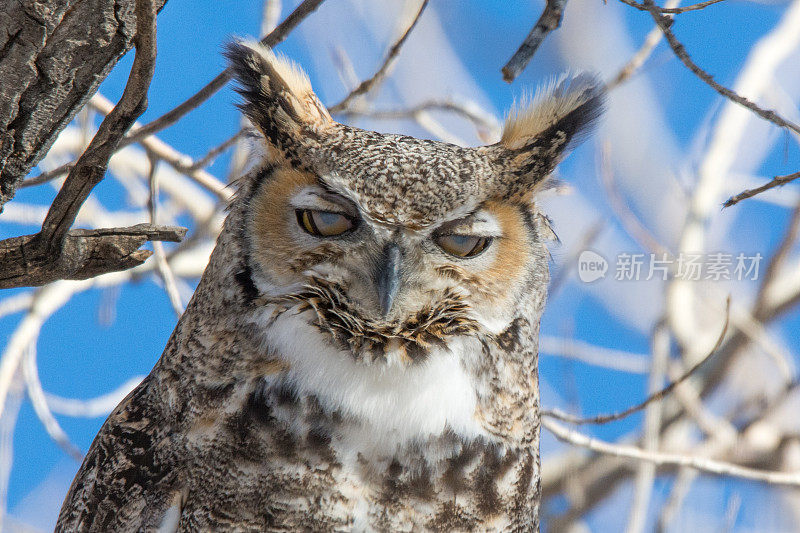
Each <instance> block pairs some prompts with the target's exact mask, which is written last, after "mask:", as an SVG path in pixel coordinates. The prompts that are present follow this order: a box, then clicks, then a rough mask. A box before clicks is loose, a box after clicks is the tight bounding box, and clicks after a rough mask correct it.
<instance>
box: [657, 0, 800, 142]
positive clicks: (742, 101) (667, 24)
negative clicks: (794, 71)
mask: <svg viewBox="0 0 800 533" xmlns="http://www.w3.org/2000/svg"><path fill="white" fill-rule="evenodd" d="M642 4H643V7H645V8H647V10H648V11H649V12H650V16H652V17H653V20H654V21H655V22H656V24H658V27H659V28H661V31H663V32H664V36H665V37H666V38H667V42H668V43H669V46H670V48H672V51H673V53H674V54H675V56H676V57H677V58H678V59H679V60H680V61H681V63H683V64H684V65H685V66H686V68H688V69H689V70H691V71H692V72H693V73H694V74H695V76H697V77H698V78H700V79H701V80H702V81H703V82H705V83H706V84H707V85H708V86H709V87H711V88H712V89H714V90H715V91H717V92H718V93H719V94H721V95H722V96H724V97H725V98H727V99H729V100H731V101H732V102H736V103H737V104H739V105H741V106H744V107H746V108H747V109H749V110H750V111H752V112H753V113H755V114H756V115H758V116H759V117H761V118H763V119H764V120H768V121H769V122H772V123H773V124H775V125H776V126H780V127H781V128H786V129H789V130H791V131H793V132H794V133H796V134H800V126H798V125H797V124H795V123H793V122H790V121H788V120H786V119H784V118H783V117H781V116H780V115H779V114H777V113H776V112H775V111H772V110H768V109H764V108H762V107H760V106H758V105H757V104H756V103H754V102H751V101H750V100H748V99H747V98H745V97H743V96H740V95H738V94H736V93H735V92H734V91H732V90H730V89H728V88H727V87H725V86H724V85H721V84H719V83H717V82H716V81H715V80H714V77H713V76H711V74H709V73H708V72H706V71H705V70H703V69H702V68H700V67H699V66H697V64H696V63H695V62H694V61H692V58H691V57H690V56H689V53H688V52H687V51H686V48H685V47H684V46H683V44H682V43H681V42H680V41H679V40H678V38H677V37H675V34H674V33H672V30H671V29H670V28H671V26H672V23H673V22H674V21H673V19H672V18H670V17H668V16H665V15H662V13H661V10H660V8H659V7H658V6H657V5H655V4H654V3H653V0H642Z"/></svg>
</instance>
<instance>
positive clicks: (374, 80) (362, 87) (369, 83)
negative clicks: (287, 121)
mask: <svg viewBox="0 0 800 533" xmlns="http://www.w3.org/2000/svg"><path fill="white" fill-rule="evenodd" d="M427 6H428V0H423V2H422V4H421V5H420V6H419V11H417V15H416V16H415V17H414V20H412V21H411V24H409V26H408V28H406V31H404V32H403V34H402V35H401V36H400V38H399V39H398V40H397V41H396V42H395V43H394V44H393V45H392V47H391V48H389V53H388V54H386V59H384V60H383V63H382V64H381V66H380V67H379V68H378V70H377V71H376V72H375V74H373V75H372V76H371V77H370V78H368V79H366V80H364V81H362V82H361V83H360V84H359V85H358V87H356V88H355V89H353V90H352V91H350V94H348V95H347V96H345V97H344V99H343V100H342V101H341V102H339V103H338V104H335V105H333V106H331V107H329V108H328V110H329V111H330V112H331V113H341V112H343V111H345V110H347V108H348V107H349V106H350V104H351V103H352V102H353V100H355V99H356V98H358V97H359V96H361V95H363V94H366V93H368V92H369V91H371V90H372V88H373V87H375V86H376V85H377V84H379V83H380V82H381V81H383V79H384V78H385V77H386V74H387V73H388V72H389V68H390V67H391V66H392V65H393V64H394V62H395V61H396V60H397V55H398V54H399V53H400V49H401V48H402V47H403V44H404V43H405V42H406V39H407V38H408V36H409V35H410V34H411V31H412V30H413V29H414V26H416V25H417V22H418V21H419V18H420V16H421V15H422V12H423V11H425V8H426V7H427Z"/></svg>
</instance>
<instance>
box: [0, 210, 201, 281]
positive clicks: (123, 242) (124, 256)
mask: <svg viewBox="0 0 800 533" xmlns="http://www.w3.org/2000/svg"><path fill="white" fill-rule="evenodd" d="M185 235H186V228H179V227H175V226H154V225H152V224H138V225H136V226H131V227H129V228H103V229H94V230H87V229H74V230H71V231H69V232H67V234H66V236H65V237H64V243H63V245H62V247H61V249H60V253H59V254H57V255H53V256H50V257H47V258H44V260H43V261H42V260H36V261H31V260H30V259H29V258H27V257H26V256H25V250H26V248H28V247H29V245H30V243H31V242H33V241H34V240H35V239H36V238H37V236H38V235H25V236H22V237H13V238H11V239H6V240H4V241H1V242H0V257H2V258H3V263H2V266H0V289H8V288H11V287H35V286H39V285H44V284H46V283H52V282H54V281H58V280H60V279H88V278H92V277H95V276H99V275H100V274H106V273H108V272H117V271H120V270H126V269H128V268H132V267H135V266H138V265H140V264H142V263H144V261H145V260H146V259H147V258H148V257H150V255H151V254H152V252H151V251H150V250H140V249H139V248H140V247H141V246H142V245H143V244H144V243H145V242H147V241H171V242H179V241H180V240H181V239H183V237H184V236H185ZM36 259H41V258H36Z"/></svg>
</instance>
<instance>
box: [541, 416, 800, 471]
mask: <svg viewBox="0 0 800 533" xmlns="http://www.w3.org/2000/svg"><path fill="white" fill-rule="evenodd" d="M542 426H543V427H544V428H545V429H546V430H547V431H549V432H550V433H552V434H553V436H555V437H556V438H557V439H558V440H560V441H563V442H567V443H569V444H574V445H575V446H580V447H582V448H586V449H588V450H592V451H594V452H597V453H603V454H607V455H613V456H614V457H624V458H628V459H634V460H637V461H647V462H650V463H653V464H655V465H657V466H681V467H688V468H694V469H695V470H700V471H702V472H707V473H709V474H716V475H719V476H731V477H738V478H742V479H749V480H751V481H760V482H762V483H768V484H770V485H782V486H789V487H800V472H775V471H769V470H758V469H755V468H748V467H746V466H739V465H737V464H733V463H727V462H724V461H717V460H714V459H707V458H705V457H697V456H693V455H683V454H679V453H665V452H653V451H645V450H643V449H641V448H639V447H637V446H629V445H625V444H612V443H610V442H606V441H603V440H600V439H595V438H593V437H589V436H587V435H584V434H583V433H580V432H578V431H576V430H574V429H571V428H568V427H566V426H563V425H561V424H559V423H558V422H556V421H554V420H550V419H546V418H543V419H542Z"/></svg>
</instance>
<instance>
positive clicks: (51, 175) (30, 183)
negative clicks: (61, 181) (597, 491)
mask: <svg viewBox="0 0 800 533" xmlns="http://www.w3.org/2000/svg"><path fill="white" fill-rule="evenodd" d="M74 166H75V162H74V161H70V162H69V163H64V164H63V165H61V166H59V167H56V168H54V169H53V170H48V171H47V172H42V173H41V174H39V175H38V176H34V177H32V178H28V179H26V180H23V181H22V183H20V184H19V188H20V189H24V188H25V187H34V186H36V185H41V184H42V183H47V182H48V181H52V180H54V179H56V178H60V177H61V176H63V175H64V174H68V173H69V172H70V171H71V170H72V167H74Z"/></svg>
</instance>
